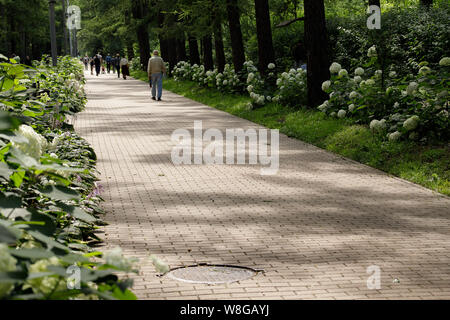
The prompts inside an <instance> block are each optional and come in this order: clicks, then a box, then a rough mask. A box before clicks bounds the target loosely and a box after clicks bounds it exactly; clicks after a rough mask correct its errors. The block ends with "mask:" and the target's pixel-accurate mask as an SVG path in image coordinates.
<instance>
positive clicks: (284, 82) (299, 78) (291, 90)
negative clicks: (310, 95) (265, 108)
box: [272, 68, 307, 102]
mask: <svg viewBox="0 0 450 320" xmlns="http://www.w3.org/2000/svg"><path fill="white" fill-rule="evenodd" d="M276 84H277V87H278V92H279V93H278V95H276V96H275V97H273V99H272V101H274V102H279V101H281V100H283V99H284V100H287V99H289V98H290V97H297V96H301V95H303V96H306V88H307V87H306V71H305V70H303V69H302V68H298V69H291V70H289V72H283V73H282V74H281V76H280V77H279V78H278V79H277V82H276Z"/></svg>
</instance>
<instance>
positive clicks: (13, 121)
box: [0, 111, 20, 131]
mask: <svg viewBox="0 0 450 320" xmlns="http://www.w3.org/2000/svg"><path fill="white" fill-rule="evenodd" d="M19 125H20V121H19V119H17V118H15V117H12V116H11V115H10V114H9V113H8V112H6V111H0V131H3V130H15V129H17V128H18V127H19Z"/></svg>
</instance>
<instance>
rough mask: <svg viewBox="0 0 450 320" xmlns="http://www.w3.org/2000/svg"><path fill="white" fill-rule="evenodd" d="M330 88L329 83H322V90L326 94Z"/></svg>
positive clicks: (328, 81)
mask: <svg viewBox="0 0 450 320" xmlns="http://www.w3.org/2000/svg"><path fill="white" fill-rule="evenodd" d="M330 86H331V81H330V80H327V81H325V82H324V83H322V90H323V91H325V92H326V91H328V89H330Z"/></svg>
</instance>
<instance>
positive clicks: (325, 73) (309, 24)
mask: <svg viewBox="0 0 450 320" xmlns="http://www.w3.org/2000/svg"><path fill="white" fill-rule="evenodd" d="M304 6H305V43H306V52H307V66H308V67H307V68H308V75H307V79H308V80H307V81H308V105H309V106H310V107H315V106H317V105H318V104H320V103H322V102H323V101H324V100H325V99H326V94H325V93H324V92H323V91H322V83H323V82H324V81H326V80H328V79H329V78H330V71H329V65H330V61H329V55H328V36H327V28H326V22H325V5H324V0H305V1H304Z"/></svg>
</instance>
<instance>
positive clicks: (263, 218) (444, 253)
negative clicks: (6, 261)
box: [76, 74, 450, 299]
mask: <svg viewBox="0 0 450 320" xmlns="http://www.w3.org/2000/svg"><path fill="white" fill-rule="evenodd" d="M86 77H87V79H88V81H87V85H86V90H87V93H88V99H89V101H88V105H87V110H86V111H85V112H83V113H82V114H80V115H79V116H78V119H77V122H76V130H77V131H78V133H80V134H81V135H82V136H83V137H84V138H86V139H87V140H88V141H89V142H90V143H91V144H92V145H93V147H94V149H95V151H96V153H97V156H98V169H99V171H100V172H101V173H102V176H101V179H102V181H101V183H102V184H103V186H104V188H105V193H104V194H103V197H104V198H105V200H106V202H105V204H104V208H105V210H106V212H107V213H106V215H105V217H104V218H105V220H106V222H108V223H109V225H108V226H106V227H105V228H104V229H103V230H104V232H105V233H104V235H103V238H104V239H105V245H106V246H107V247H115V246H120V247H122V248H123V250H124V252H125V254H126V255H127V256H134V257H138V258H141V268H140V269H141V271H140V274H139V275H138V276H134V279H135V286H134V292H136V294H137V296H138V297H139V298H141V299H354V298H356V299H368V298H369V299H395V298H400V299H436V298H440V299H450V198H448V197H445V196H442V195H440V194H437V193H435V192H432V191H430V190H427V189H425V188H422V187H420V186H417V185H414V184H412V183H409V182H406V181H403V180H401V179H397V178H392V177H389V176H388V175H386V174H384V173H382V172H380V171H378V170H375V169H372V168H369V167H366V166H364V165H361V164H358V163H355V162H353V161H349V160H346V159H342V158H340V157H338V156H336V155H333V154H330V153H328V152H326V151H323V150H321V149H319V148H316V147H314V146H311V145H308V144H306V143H303V142H301V141H297V140H294V139H290V138H288V137H286V136H284V135H280V170H279V171H278V174H276V175H274V176H261V175H260V168H261V167H260V166H253V165H191V166H189V165H181V166H175V165H174V164H173V163H172V161H171V150H172V147H173V143H172V142H171V135H172V133H173V131H174V130H176V129H183V128H186V129H189V130H192V128H193V126H194V121H195V120H202V121H203V128H204V130H205V129H208V128H217V129H220V130H221V131H223V132H225V129H227V128H243V129H248V128H261V127H260V126H258V125H256V124H254V123H251V122H249V121H246V120H243V119H240V118H236V117H234V116H231V115H229V114H227V113H224V112H221V111H218V110H216V109H212V108H210V107H207V106H205V105H202V104H199V103H196V102H193V101H192V100H189V99H186V98H184V97H181V96H178V95H175V94H173V93H170V92H167V91H166V92H164V94H163V100H164V101H162V102H155V101H152V100H151V99H150V92H149V90H150V89H149V87H148V85H146V84H145V83H143V82H141V81H137V80H133V79H129V80H126V81H123V80H119V79H117V76H114V75H101V76H100V77H93V76H91V75H90V74H86ZM150 254H156V255H158V256H159V257H161V258H162V259H163V260H165V261H167V262H168V263H169V265H170V266H171V267H178V266H183V265H191V264H195V263H212V264H231V265H239V266H247V267H251V268H256V269H264V270H265V273H264V274H258V275H257V276H256V277H254V278H252V279H249V280H245V281H241V282H239V283H233V284H229V285H215V286H207V285H199V284H189V283H183V282H177V281H175V280H172V279H169V278H167V277H162V278H159V277H157V276H156V272H155V270H154V268H153V266H152V264H151V262H150V261H149V260H148V259H146V258H147V257H148V256H149V255H150ZM372 265H375V266H378V267H379V268H380V270H381V289H380V290H369V289H368V288H367V279H368V278H369V276H370V274H368V273H367V268H368V267H369V266H372Z"/></svg>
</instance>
